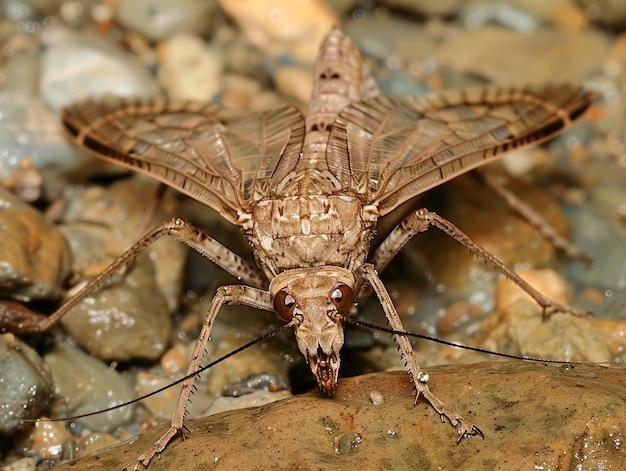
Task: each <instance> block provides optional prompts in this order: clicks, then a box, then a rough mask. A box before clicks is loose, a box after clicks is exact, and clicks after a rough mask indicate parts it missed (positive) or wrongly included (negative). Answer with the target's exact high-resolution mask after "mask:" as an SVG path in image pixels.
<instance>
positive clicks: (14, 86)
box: [3, 49, 40, 95]
mask: <svg viewBox="0 0 626 471" xmlns="http://www.w3.org/2000/svg"><path fill="white" fill-rule="evenodd" d="M39 58H40V55H39V52H38V51H36V50H28V49H26V50H20V51H17V52H16V53H15V54H14V55H13V56H12V57H11V58H10V59H9V60H7V61H6V64H5V70H4V73H5V77H4V84H3V85H4V86H3V88H4V89H5V90H11V91H12V92H18V93H24V94H25V95H35V94H36V92H37V84H38V81H39Z"/></svg>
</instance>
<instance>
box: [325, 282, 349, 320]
mask: <svg viewBox="0 0 626 471" xmlns="http://www.w3.org/2000/svg"><path fill="white" fill-rule="evenodd" d="M330 300H331V302H332V303H333V304H334V305H335V306H336V307H337V312H339V314H347V313H348V311H350V308H352V304H353V303H354V292H353V291H352V288H350V287H349V286H348V285H344V284H341V285H337V286H335V287H334V288H333V290H332V291H331V292H330Z"/></svg>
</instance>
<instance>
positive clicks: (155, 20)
mask: <svg viewBox="0 0 626 471" xmlns="http://www.w3.org/2000/svg"><path fill="white" fill-rule="evenodd" d="M215 10H216V2H215V1H213V0H182V1H181V0H122V1H120V2H119V4H118V6H117V9H116V11H115V16H116V18H117V21H119V22H120V24H121V25H122V26H124V27H125V28H127V29H129V30H132V31H136V32H138V33H139V34H141V35H142V36H145V37H146V38H148V39H150V40H152V41H161V40H163V39H166V38H169V37H170V36H172V35H173V34H175V33H192V34H197V35H198V36H205V35H207V34H209V33H210V32H211V29H212V27H213V18H214V16H215Z"/></svg>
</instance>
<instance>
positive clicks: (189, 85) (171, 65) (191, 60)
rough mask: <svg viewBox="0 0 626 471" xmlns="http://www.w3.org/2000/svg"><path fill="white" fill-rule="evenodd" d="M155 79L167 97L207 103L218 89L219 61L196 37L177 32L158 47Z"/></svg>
mask: <svg viewBox="0 0 626 471" xmlns="http://www.w3.org/2000/svg"><path fill="white" fill-rule="evenodd" d="M157 53H158V58H159V72H158V80H159V85H161V86H162V87H163V88H164V89H165V90H167V93H168V95H169V96H170V97H176V98H183V99H189V100H198V101H209V100H210V99H211V98H213V96H214V95H215V94H216V93H218V92H219V91H220V89H221V87H222V74H223V67H222V61H221V60H220V58H219V57H217V56H216V54H214V53H212V52H211V51H210V50H209V49H208V48H207V47H206V45H205V43H204V41H202V39H200V38H199V37H197V36H194V35H192V34H187V33H178V34H176V35H175V36H173V37H171V38H170V39H168V40H167V41H164V42H162V43H161V44H159V47H158V50H157Z"/></svg>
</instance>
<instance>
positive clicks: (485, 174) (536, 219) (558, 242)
mask: <svg viewBox="0 0 626 471" xmlns="http://www.w3.org/2000/svg"><path fill="white" fill-rule="evenodd" d="M473 175H475V176H477V177H478V178H479V179H480V180H482V181H483V183H484V184H485V185H486V186H487V188H489V189H490V190H491V191H493V192H494V193H495V194H497V195H498V196H499V197H500V198H502V199H503V200H504V201H505V202H506V204H507V205H508V206H509V207H510V208H511V209H512V210H513V211H515V212H517V213H518V214H519V215H520V216H522V217H523V218H524V219H525V220H526V221H528V223H529V224H530V225H532V226H533V227H534V228H535V229H537V230H538V231H539V232H540V233H541V235H542V236H543V237H544V238H545V239H546V240H547V241H548V242H550V243H551V244H552V245H554V247H556V248H557V249H559V250H562V251H563V252H564V253H565V254H566V255H567V256H568V257H571V258H575V259H578V260H580V261H581V262H583V263H584V264H585V265H587V266H591V265H592V264H593V260H592V259H591V258H590V257H589V256H587V255H585V254H584V253H582V252H581V251H580V250H578V248H577V247H576V246H575V245H574V244H572V243H571V242H570V241H569V240H567V239H566V238H565V237H563V236H562V235H561V234H559V233H558V232H557V231H556V229H555V228H554V227H553V226H551V225H550V223H548V221H546V220H545V219H544V218H543V217H542V216H541V214H539V213H538V212H537V211H535V210H534V209H533V208H531V207H530V206H528V205H527V204H526V203H524V201H522V200H521V199H519V198H518V197H517V196H516V195H515V194H514V193H513V192H511V191H510V190H508V189H507V188H506V187H505V186H503V185H502V184H501V183H500V182H499V181H498V178H497V175H496V174H495V173H494V172H492V171H489V170H485V169H480V170H478V171H476V172H474V173H473Z"/></svg>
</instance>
